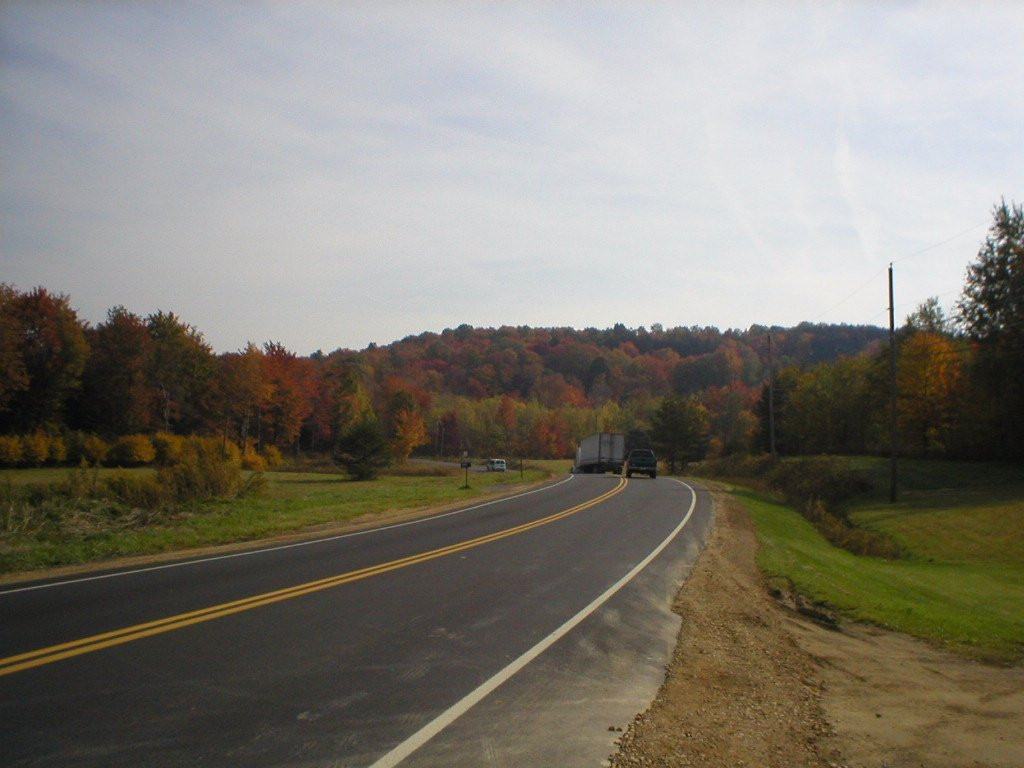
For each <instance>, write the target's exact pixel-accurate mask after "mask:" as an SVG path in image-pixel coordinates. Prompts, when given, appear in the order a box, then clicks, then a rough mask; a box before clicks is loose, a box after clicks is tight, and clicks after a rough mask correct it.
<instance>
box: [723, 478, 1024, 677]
mask: <svg viewBox="0 0 1024 768" xmlns="http://www.w3.org/2000/svg"><path fill="white" fill-rule="evenodd" d="M856 468H857V470H858V471H860V472H863V473H864V474H865V475H867V476H869V477H870V478H871V479H872V480H873V481H874V483H875V488H876V490H875V492H874V493H873V494H870V495H869V496H867V497H865V498H864V499H862V500H859V501H858V503H856V504H854V505H853V506H852V507H851V508H850V517H851V519H852V520H853V521H854V522H855V523H856V524H858V525H862V526H865V527H869V528H873V529H876V530H879V531H882V532H884V533H886V534H888V535H890V536H892V537H893V538H894V539H895V540H896V541H897V542H899V544H900V546H901V547H903V549H904V550H905V552H906V553H907V555H906V557H905V558H904V559H901V560H897V561H889V560H881V559H877V558H866V557H857V556H855V555H852V554H850V553H849V552H846V551H845V550H841V549H838V548H836V547H833V546H832V545H830V544H829V543H828V542H826V541H825V539H824V538H822V536H821V535H820V534H818V532H817V531H816V530H815V529H814V528H813V526H811V524H810V523H808V522H807V521H806V520H805V519H804V518H803V517H801V516H800V515H798V514H797V513H796V512H795V511H793V510H792V509H789V508H787V507H785V506H784V505H782V504H780V503H778V502H776V501H773V500H771V499H769V498H767V497H765V496H763V495H760V494H756V493H753V492H750V491H746V490H736V491H735V494H736V495H737V496H738V497H739V498H740V500H741V501H742V502H743V504H744V505H745V506H746V507H747V508H748V509H749V510H750V512H751V514H752V516H753V519H754V522H755V525H756V527H757V531H758V536H759V538H760V540H761V543H762V548H761V551H760V553H759V555H758V562H759V565H760V566H761V568H762V569H763V570H764V571H765V572H766V573H767V574H768V575H769V576H770V577H771V578H772V579H775V580H778V581H783V582H788V583H789V584H791V585H792V586H793V587H795V588H796V589H797V590H798V591H800V592H801V593H803V594H805V595H807V596H808V597H810V598H812V599H813V600H816V601H818V602H821V603H824V604H826V605H829V606H831V607H833V608H834V609H836V610H837V611H839V612H840V613H841V614H843V615H845V616H847V617H849V618H853V619H857V620H861V621H867V622H871V623H874V624H878V625H880V626H883V627H886V628H889V629H894V630H897V631H901V632H906V633H908V634H912V635H915V636H917V637H921V638H925V639H928V640H931V641H935V642H938V643H941V644H944V645H946V646H948V647H950V648H952V649H955V650H957V651H959V652H962V653H967V654H969V655H973V656H977V657H981V658H986V659H990V660H998V661H1009V662H1019V661H1021V660H1024V471H1022V470H1021V469H1020V468H1019V467H1004V466H990V465H984V464H955V463H950V462H902V463H901V472H900V478H901V482H900V493H899V501H898V503H897V504H895V505H891V504H889V503H888V475H887V472H888V465H887V464H885V463H884V462H881V461H876V460H867V459H858V460H856ZM880 480H883V481H884V482H879V481H880Z"/></svg>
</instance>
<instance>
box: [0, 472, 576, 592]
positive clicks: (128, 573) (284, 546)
mask: <svg viewBox="0 0 1024 768" xmlns="http://www.w3.org/2000/svg"><path fill="white" fill-rule="evenodd" d="M573 477H575V475H569V476H568V477H567V478H565V479H564V480H559V481H558V482H557V483H553V484H551V485H544V486H542V487H540V488H534V489H533V490H532V491H523V492H522V493H517V494H515V495H514V496H503V497H502V498H500V499H491V500H490V501H485V502H483V503H482V504H474V505H473V506H471V507H462V508H461V509H455V510H452V511H451V512H442V513H441V514H439V515H430V516H428V517H421V518H418V519H416V520H406V521H405V522H404V523H392V524H391V525H382V526H381V527H380V528H367V529H365V530H362V531H352V532H351V533H340V534H338V535H336V536H327V537H326V538H322V539H309V540H307V541H297V542H294V543H292V544H281V545H280V546H276V547H265V548H264V549H249V550H246V551H245V552H232V553H231V554H228V555H214V556H213V557H203V558H199V559H196V560H184V561H181V562H177V563H165V564H164V565H151V566H148V567H146V568H133V569H132V570H129V571H114V572H113V573H103V574H100V575H98V576H83V577H82V578H79V579H64V580H63V581H51V582H47V583H45V584H33V585H32V586H29V587H16V588H15V589H5V590H0V597H3V596H4V595H13V594H15V593H16V592H31V591H33V590H36V589H50V588H51V587H64V586H67V585H69V584H82V583H84V582H87V581H100V580H102V579H115V578H119V577H121V576H133V575H135V574H137V573H148V572H149V571H163V570H166V569H168V568H184V567H186V566H189V565H199V564H201V563H211V562H214V561H216V560H231V559H233V558H236V557H249V556H250V555H262V554H264V553H266V552H278V551H280V550H283V549H294V548H295V547H308V546H310V545H312V544H323V543H325V542H328V541H337V540H339V539H349V538H352V537H354V536H366V535H367V534H371V533H378V532H380V531H389V530H391V529H393V528H403V527H405V526H407V525H418V524H419V523H426V522H429V521H431V520H440V519H441V518H444V517H450V516H452V515H461V514H462V513H463V512H472V511H473V510H475V509H483V508H484V507H489V506H491V505H492V504H500V503H502V502H504V501H511V500H512V499H520V498H522V497H523V496H529V495H530V494H533V493H540V492H541V491H549V490H551V489H552V488H557V487H558V486H560V485H562V483H567V482H569V481H570V480H572V479H573Z"/></svg>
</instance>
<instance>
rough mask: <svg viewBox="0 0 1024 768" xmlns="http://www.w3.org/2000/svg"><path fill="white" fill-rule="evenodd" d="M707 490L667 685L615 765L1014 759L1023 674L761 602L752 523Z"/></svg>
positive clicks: (997, 766)
mask: <svg viewBox="0 0 1024 768" xmlns="http://www.w3.org/2000/svg"><path fill="white" fill-rule="evenodd" d="M714 494H715V506H716V522H715V527H714V529H713V531H712V533H711V535H710V537H709V540H708V543H707V546H706V548H705V550H704V552H703V554H702V555H701V558H700V561H699V562H698V564H697V566H696V567H695V568H694V570H693V572H692V573H691V575H690V577H689V579H688V580H687V581H686V583H685V585H684V586H683V588H682V589H681V590H680V592H679V594H678V596H677V598H676V602H675V605H674V610H675V611H676V612H677V613H679V614H680V616H681V617H682V619H683V624H682V629H681V630H680V634H679V641H678V643H677V646H676V649H675V652H674V655H673V658H672V661H671V662H670V664H669V666H668V669H667V674H666V679H665V682H664V684H663V685H662V687H661V689H660V691H659V693H658V696H657V698H656V699H655V701H654V703H653V704H652V706H651V707H650V709H648V710H647V711H646V712H644V713H642V714H640V715H638V716H637V717H636V718H635V720H634V721H633V723H632V724H631V725H630V726H629V728H628V729H627V730H626V732H625V733H624V734H623V736H622V738H621V739H620V740H619V750H618V752H616V753H615V754H614V755H612V756H611V758H610V764H611V765H612V766H615V767H616V768H626V767H636V766H726V765H728V766H764V767H766V768H767V767H775V766H777V767H778V768H787V767H790V766H829V767H830V768H833V767H837V766H838V767H842V768H882V767H883V766H887V767H888V768H896V767H897V766H901V767H902V766H906V767H907V768H910V767H914V768H917V767H918V766H928V768H933V767H935V768H946V767H947V766H948V767H949V768H953V767H954V766H955V767H957V768H959V767H961V766H971V767H972V768H973V767H978V766H984V767H986V768H1010V767H1011V766H1021V765H1024V731H1022V730H1021V728H1020V724H1021V723H1022V722H1024V668H1021V667H1012V668H1001V667H994V666H990V665H985V664H982V663H979V662H974V661H970V660H965V659H962V658H960V657H957V656H953V655H951V654H949V653H946V652H944V651H942V650H940V649H936V648H934V647H932V646H930V645H928V644H926V643H923V642H921V641H918V640H915V639H913V638H910V637H907V636H904V635H897V634H894V633H890V632H885V631H883V630H880V629H877V628H874V627H866V626H863V625H848V626H847V625H843V626H841V627H838V628H829V627H826V626H822V625H821V624H819V623H815V622H814V621H811V620H808V619H807V618H806V617H805V616H804V615H803V614H801V613H800V612H798V611H797V610H794V609H792V607H787V606H785V605H783V604H781V603H779V602H778V601H776V600H775V599H773V598H772V597H771V596H770V595H769V592H768V587H767V584H766V582H765V579H764V577H763V576H762V574H761V573H760V571H759V570H758V569H757V566H756V564H755V561H754V557H755V555H756V552H757V539H756V536H755V533H754V530H753V526H752V523H751V522H750V519H749V516H748V515H747V513H746V511H745V510H744V509H743V508H742V507H741V506H740V505H739V504H738V502H736V501H735V500H734V499H733V498H732V497H731V496H729V495H728V494H726V493H724V492H718V491H715V492H714Z"/></svg>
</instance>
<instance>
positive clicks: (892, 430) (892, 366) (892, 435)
mask: <svg viewBox="0 0 1024 768" xmlns="http://www.w3.org/2000/svg"><path fill="white" fill-rule="evenodd" d="M892 297H893V291H892V264H890V265H889V503H890V504H895V503H896V449H897V444H896V443H897V436H896V427H897V424H896V309H895V305H894V303H893V300H892Z"/></svg>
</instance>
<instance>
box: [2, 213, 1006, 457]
mask: <svg viewBox="0 0 1024 768" xmlns="http://www.w3.org/2000/svg"><path fill="white" fill-rule="evenodd" d="M1022 261H1024V216H1022V212H1021V208H1020V207H1016V206H1008V205H1007V204H1006V203H1003V204H1002V206H999V207H996V209H995V212H994V223H993V225H992V228H991V230H990V233H989V235H988V237H987V238H986V241H985V243H984V244H983V245H982V248H981V250H980V251H979V254H978V260H977V262H975V263H974V264H972V265H970V266H969V268H968V270H967V281H966V284H965V287H964V292H963V296H962V298H961V299H960V301H959V303H958V305H957V309H956V312H955V316H953V317H950V318H947V317H946V316H945V315H944V313H943V311H942V309H941V308H940V306H939V304H938V301H937V300H935V299H931V300H929V301H927V302H925V303H924V304H922V305H921V306H920V307H919V308H918V309H917V310H916V311H915V312H914V313H913V314H911V315H910V316H909V317H907V318H906V319H905V321H904V322H901V323H899V325H900V326H901V327H900V328H899V331H898V334H897V337H896V349H897V365H896V371H897V389H896V391H897V393H898V394H897V413H898V425H899V426H898V445H899V448H900V451H901V453H904V454H907V455H915V456H951V457H974V458H1006V459H1020V458H1021V457H1022V456H1024V446H1022V437H1021V436H1022V435H1024V406H1022V403H1024V397H1022V392H1024V373H1022V369H1024V362H1022V356H1024V352H1022V350H1024V299H1022V294H1024V266H1022ZM342 322H344V319H343V318H339V323H342ZM888 335H889V334H888V329H881V328H877V327H873V326H850V325H822V324H809V323H804V324H801V325H798V326H796V327H792V328H778V327H774V328H768V327H762V326H753V327H751V328H749V329H746V330H725V331H720V330H718V329H716V328H702V327H690V328H682V327H680V328H662V327H661V326H659V325H654V326H652V327H651V328H649V329H648V328H643V327H641V328H636V329H632V328H626V327H624V326H623V325H621V324H618V325H613V326H612V327H609V328H605V329H593V328H589V329H585V330H573V329H570V328H529V327H501V328H474V327H470V326H468V325H461V326H458V327H456V328H449V329H445V330H443V331H442V332H440V333H423V334H420V335H418V336H410V337H407V338H405V339H402V340H400V341H396V342H394V343H392V344H388V345H386V346H375V345H370V346H369V347H368V348H366V349H363V350H358V351H356V350H347V349H338V350H335V351H333V352H330V353H323V352H319V351H318V352H316V353H314V354H312V355H308V356H302V355H299V354H297V353H295V352H293V351H291V350H288V349H286V348H285V347H283V346H282V345H281V344H278V343H275V342H266V343H264V344H262V345H261V346H260V345H257V344H255V343H250V344H249V345H248V346H246V347H245V348H244V349H241V350H238V351H236V352H230V353H225V354H215V353H214V352H213V350H212V349H211V347H210V346H209V344H207V343H206V341H205V340H204V337H203V334H202V332H201V330H199V329H197V328H195V327H193V326H191V325H189V324H188V322H187V320H185V319H182V318H179V317H178V316H177V315H175V314H174V313H173V312H170V311H159V312H156V313H154V314H151V315H148V316H145V317H143V316H139V315H136V314H134V313H133V312H131V311H129V310H127V309H125V308H124V307H121V306H117V307H114V308H112V309H110V310H109V312H108V313H107V317H106V319H105V320H104V321H103V322H101V323H99V324H97V325H90V324H89V323H86V322H83V321H82V320H81V319H80V318H79V317H78V315H77V312H76V310H75V309H74V308H73V303H72V297H69V296H66V295H60V294H55V293H52V292H50V291H49V290H47V289H46V288H43V287H38V288H35V289H32V290H28V291H20V290H18V289H17V288H16V287H14V286H10V285H7V284H0V463H3V464H6V465H19V464H20V465H34V464H46V463H65V462H78V461H80V460H81V459H82V458H90V457H89V456H86V455H85V454H84V453H83V451H85V447H84V446H85V444H86V443H87V442H88V439H92V440H93V442H94V444H102V445H105V446H108V447H109V446H113V445H114V444H116V443H117V441H118V440H120V439H122V438H124V437H126V436H136V435H150V436H152V435H156V434H171V435H188V434H198V435H206V436H214V437H218V438H221V439H222V440H223V441H224V442H225V443H227V442H231V443H232V444H234V445H237V446H238V447H239V449H240V450H241V451H242V452H243V454H245V453H250V452H251V453H252V454H254V455H257V456H258V455H263V454H266V453H267V452H268V451H269V452H270V453H271V454H274V453H277V454H284V455H308V454H323V455H329V454H330V453H331V452H332V451H334V450H335V449H336V447H337V445H338V443H339V441H340V440H341V439H342V438H343V436H344V435H345V434H346V432H348V431H350V430H352V429H353V427H354V426H356V425H358V424H365V423H367V422H373V423H375V424H378V425H379V427H380V431H381V434H382V435H384V436H385V437H386V439H387V441H388V443H389V446H390V451H391V455H392V456H393V458H394V459H396V460H398V461H402V460H405V459H407V458H408V457H409V456H410V455H430V456H447V457H452V456H456V455H459V454H461V453H462V452H463V451H467V452H468V453H469V454H470V455H471V456H478V457H479V456H488V455H501V456H507V457H510V458H511V457H519V456H526V457H536V458H567V457H569V456H571V455H572V452H573V450H574V446H575V444H576V442H577V441H578V440H579V439H580V438H581V437H583V436H585V435H587V434H590V433H592V432H595V431H599V430H611V431H621V432H631V431H632V432H649V431H651V430H652V429H653V428H655V427H657V426H658V423H659V418H661V417H663V416H664V409H665V408H666V404H677V405H678V404H681V403H685V404H686V405H688V407H690V409H691V412H692V413H696V414H697V420H698V424H699V432H700V439H699V440H698V441H696V443H695V444H694V445H693V446H691V447H692V448H693V451H695V455H694V456H691V458H695V457H699V456H700V455H705V454H707V455H727V454H732V453H744V452H762V451H766V450H768V448H769V445H768V433H769V430H768V416H769V402H768V400H769V389H771V391H772V394H773V400H772V404H773V406H774V417H775V419H774V421H775V445H776V447H777V449H778V451H779V452H780V453H782V454H807V453H884V452H886V451H888V449H889V431H888V430H889V408H890V399H889V398H890V379H889V376H890V369H889V354H890V353H889V338H888ZM769 337H770V343H771V351H770V353H769ZM769 384H772V385H773V386H771V387H769ZM659 409H661V410H662V413H661V415H660V416H659ZM662 421H664V419H662ZM33 441H35V443H34V444H33ZM41 446H45V447H41ZM103 457H104V458H109V456H107V455H106V454H103ZM91 458H93V459H96V458H99V457H98V456H92V457H91Z"/></svg>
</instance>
